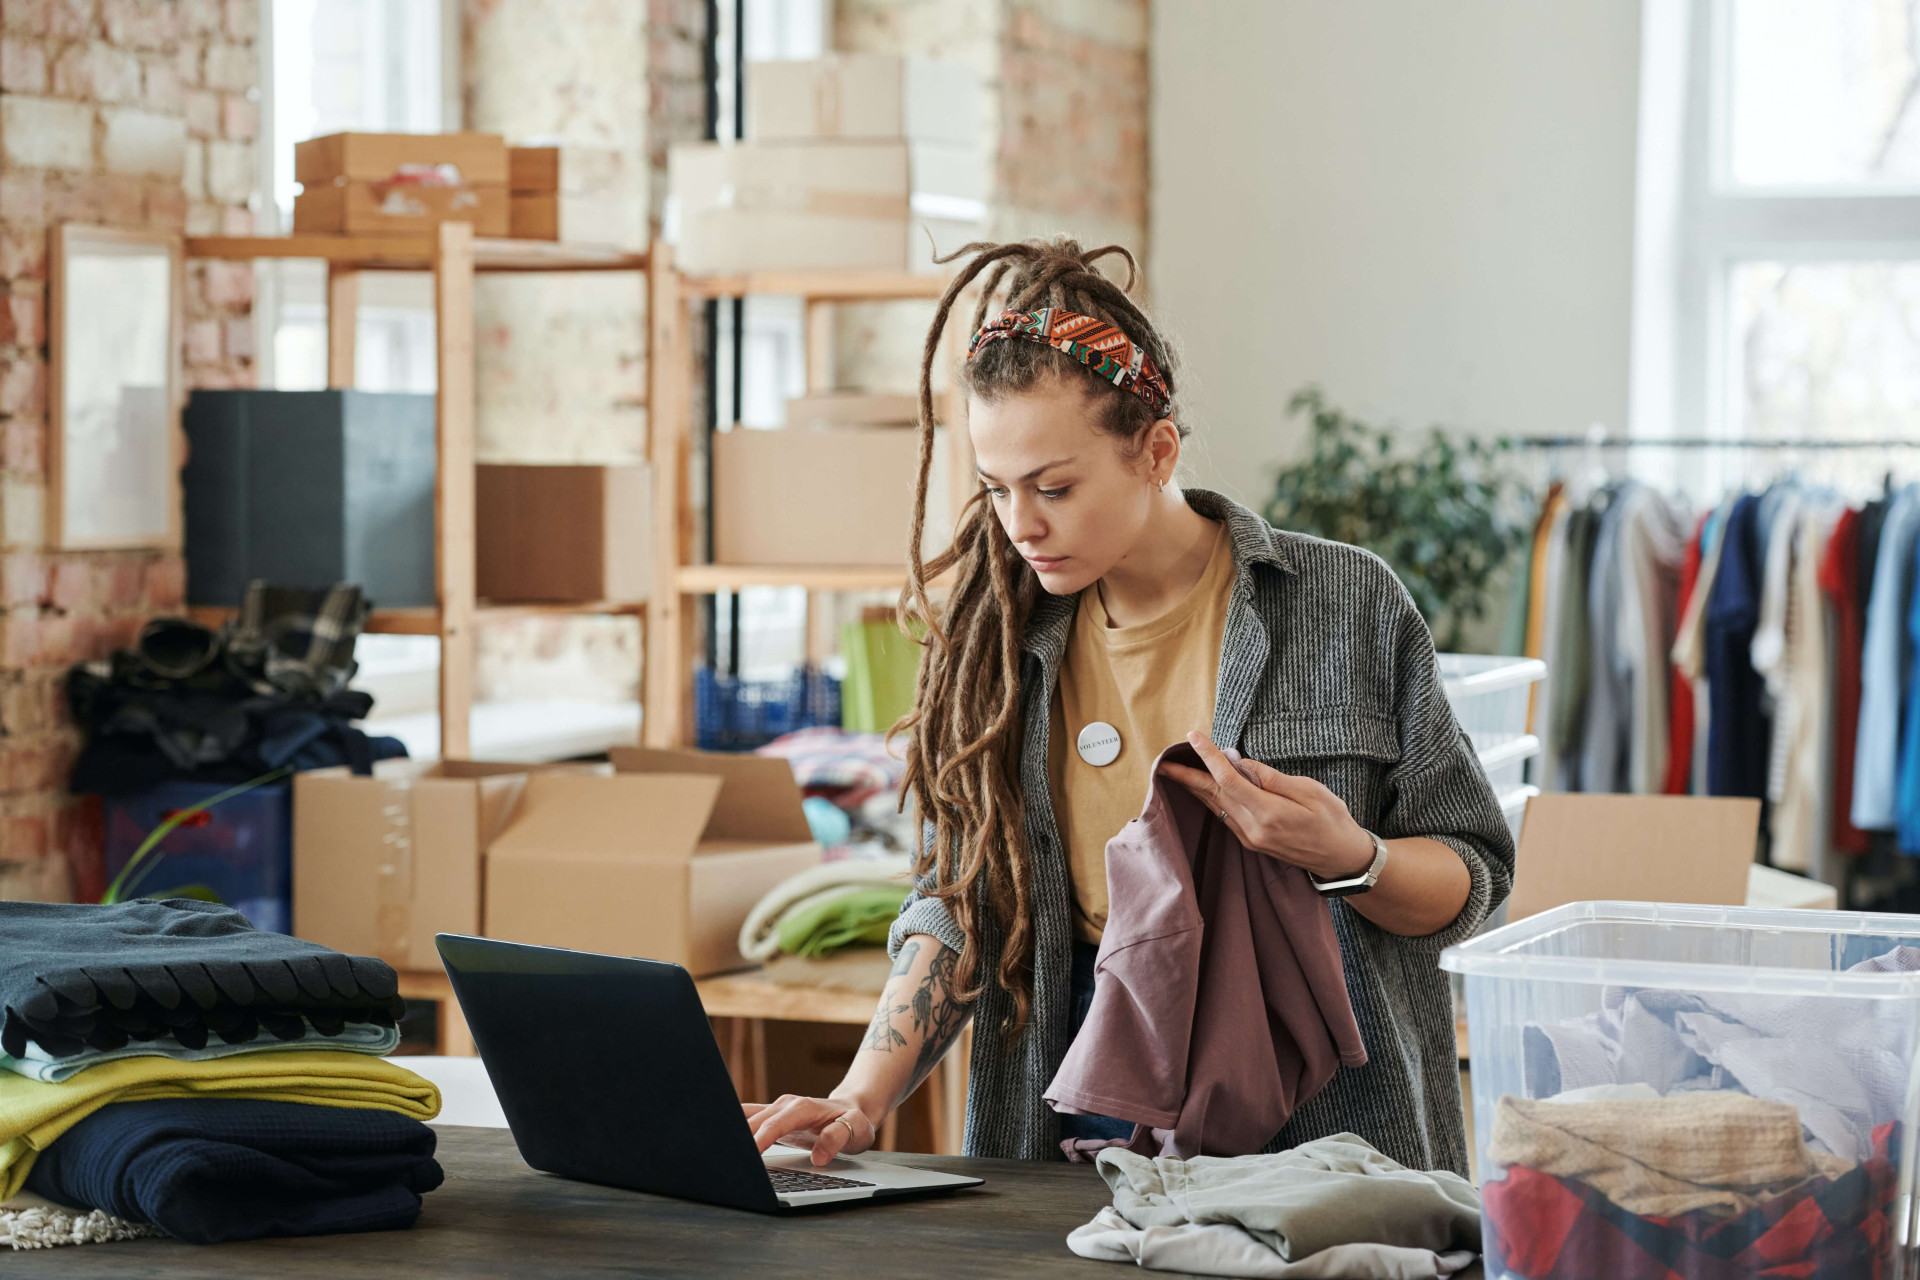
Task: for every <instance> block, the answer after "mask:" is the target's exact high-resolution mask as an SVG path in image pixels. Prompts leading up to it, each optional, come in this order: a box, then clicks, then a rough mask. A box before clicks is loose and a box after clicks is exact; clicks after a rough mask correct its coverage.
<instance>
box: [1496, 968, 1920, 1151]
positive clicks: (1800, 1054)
mask: <svg viewBox="0 0 1920 1280" xmlns="http://www.w3.org/2000/svg"><path fill="white" fill-rule="evenodd" d="M1916 968H1920V949H1915V948H1912V947H1899V948H1895V949H1894V950H1892V951H1889V952H1887V953H1886V954H1884V955H1881V956H1876V957H1874V958H1872V959H1869V960H1865V961H1862V962H1861V963H1859V964H1857V965H1854V966H1853V967H1852V969H1851V970H1849V972H1853V973H1908V972H1913V971H1914V970H1915V969H1916ZM1600 1000H1601V1008H1600V1011H1599V1012H1598V1013H1591V1014H1588V1015H1586V1016H1585V1017H1583V1018H1578V1019H1573V1020H1570V1021H1566V1022H1560V1023H1551V1024H1529V1025H1528V1026H1527V1027H1525V1028H1524V1029H1523V1031H1522V1034H1521V1078H1522V1082H1523V1087H1524V1088H1525V1091H1526V1094H1527V1096H1528V1097H1530V1098H1550V1097H1553V1096H1554V1095H1556V1094H1560V1093H1563V1092H1565V1091H1567V1090H1571V1089H1586V1088H1591V1087H1593V1086H1595V1085H1611V1084H1646V1085H1650V1086H1651V1087H1652V1088H1654V1089H1655V1090H1657V1091H1659V1092H1660V1093H1661V1094H1663V1095H1667V1094H1674V1093H1685V1092H1691V1091H1695V1090H1700V1089H1737V1090H1740V1091H1741V1092H1744V1093H1749V1094H1752V1095H1753V1096H1754V1097H1756V1098H1765V1099H1768V1100H1770V1101H1774V1102H1785V1103H1788V1104H1790V1105H1792V1106H1794V1107H1797V1108H1798V1109H1799V1111H1800V1120H1801V1123H1802V1124H1803V1125H1804V1126H1805V1127H1806V1129H1807V1132H1808V1134H1809V1135H1810V1136H1811V1138H1812V1140H1813V1142H1814V1143H1815V1145H1817V1146H1819V1147H1821V1148H1823V1149H1824V1150H1826V1151H1829V1152H1831V1153H1833V1154H1834V1155H1837V1156H1842V1157H1844V1158H1846V1159H1849V1160H1865V1159H1867V1158H1868V1157H1869V1156H1871V1155H1872V1153H1873V1130H1874V1128H1875V1127H1876V1126H1878V1125H1881V1124H1884V1123H1886V1122H1887V1121H1889V1120H1897V1119H1900V1118H1901V1116H1902V1115H1903V1114H1904V1108H1905V1104H1906V1093H1907V1084H1906V1080H1907V1068H1906V1063H1905V1049H1906V1044H1907V1039H1908V1032H1909V1029H1910V1020H1909V1019H1908V1017H1907V1016H1906V1014H1905V1012H1904V1010H1902V1009H1901V1008H1899V1007H1898V1002H1895V1001H1890V1000H1885V999H1866V998H1862V999H1849V998H1840V997H1832V996H1806V997H1792V998H1785V999H1782V998H1779V997H1767V996H1742V995H1734V994H1727V993H1721V992H1703V993H1697V994H1696V993H1689V992H1680V991H1666V990H1659V989H1652V988H1649V989H1631V988H1626V987H1607V988H1605V989H1604V990H1603V991H1602V992H1601V997H1600Z"/></svg>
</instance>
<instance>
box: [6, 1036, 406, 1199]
mask: <svg viewBox="0 0 1920 1280" xmlns="http://www.w3.org/2000/svg"><path fill="white" fill-rule="evenodd" d="M193 1097H203V1098H204V1097H219V1098H249V1099H257V1100H260V1101H266V1102H310V1103H317V1104H319V1105H321V1106H328V1107H350V1108H351V1107H366V1108H372V1109H375V1110H382V1111H394V1112H398V1113H399V1114H400V1115H403V1116H409V1117H411V1118H413V1119H415V1120H431V1119H433V1117H434V1116H436V1115H438V1114H439V1113H440V1091H439V1090H438V1089H436V1088H434V1087H433V1085H432V1084H431V1083H429V1082H428V1081H426V1080H423V1079H421V1078H420V1077H419V1076H417V1075H415V1074H414V1073H413V1072H411V1071H408V1070H406V1069H405V1068H404V1067H399V1066H396V1065H394V1064H393V1063H392V1062H389V1061H388V1060H387V1059H385V1058H374V1057H369V1056H368V1055H366V1054H364V1053H323V1052H317V1051H310V1052H305V1053H248V1054H240V1055H238V1056H236V1057H232V1058H215V1059H212V1060H210V1061H207V1062H175V1061H173V1060H171V1059H169V1058H125V1059H122V1060H121V1061H119V1062H107V1063H102V1064H101V1065H100V1066H97V1067H91V1068H89V1069H87V1070H85V1071H82V1072H81V1073H80V1074H79V1075H77V1076H75V1077H74V1078H73V1079H71V1080H65V1081H62V1082H60V1083H58V1084H43V1083H41V1082H40V1081H37V1080H28V1079H26V1078H25V1077H24V1076H17V1075H12V1074H9V1073H7V1072H0V1199H5V1198H7V1197H9V1196H12V1195H14V1194H15V1193H17V1192H18V1191H19V1190H20V1187H21V1185H22V1184H23V1183H24V1182H25V1181H26V1178H27V1172H28V1170H29V1169H31V1168H32V1166H33V1162H34V1159H35V1158H36V1157H37V1156H38V1155H39V1154H40V1153H42V1152H44V1151H46V1150H47V1149H48V1148H49V1147H51V1146H52V1145H53V1142H54V1140H55V1139H56V1138H58V1137H60V1135H62V1134H64V1133H65V1132H66V1131H67V1130H69V1129H71V1128H72V1127H73V1126H74V1125H76V1124H78V1123H79V1122H80V1121H82V1120H84V1119H86V1118H87V1117H88V1116H90V1115H92V1114H93V1113H94V1112H96V1111H98V1110H99V1109H100V1108H102V1107H104V1106H108V1105H110V1104H112V1103H116V1102H144V1101H146V1100H148V1099H152V1098H193Z"/></svg>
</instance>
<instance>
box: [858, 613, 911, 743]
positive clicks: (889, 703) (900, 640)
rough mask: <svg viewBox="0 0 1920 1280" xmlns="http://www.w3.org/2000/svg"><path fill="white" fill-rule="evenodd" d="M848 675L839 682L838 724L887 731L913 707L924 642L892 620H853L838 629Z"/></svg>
mask: <svg viewBox="0 0 1920 1280" xmlns="http://www.w3.org/2000/svg"><path fill="white" fill-rule="evenodd" d="M840 654H841V656H842V657H844V658H845V659H846V660H847V677H846V680H845V681H844V682H842V684H841V686H840V727H841V728H842V729H846V730H848V731H849V732H852V733H885V732H886V731H887V730H889V729H891V728H893V726H894V722H895V721H897V720H899V719H900V717H901V716H904V715H905V714H907V712H909V711H911V710H912V709H913V682H914V677H915V675H916V674H917V673H918V671H919V669H920V646H919V645H917V644H915V643H914V642H913V641H911V640H909V639H908V638H907V637H906V636H904V635H902V634H900V628H899V627H897V626H895V625H894V624H893V623H891V622H850V623H848V624H847V625H846V626H844V627H842V628H840Z"/></svg>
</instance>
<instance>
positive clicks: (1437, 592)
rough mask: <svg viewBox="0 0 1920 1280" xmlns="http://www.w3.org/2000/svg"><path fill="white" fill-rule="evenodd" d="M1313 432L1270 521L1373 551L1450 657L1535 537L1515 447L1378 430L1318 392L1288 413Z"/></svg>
mask: <svg viewBox="0 0 1920 1280" xmlns="http://www.w3.org/2000/svg"><path fill="white" fill-rule="evenodd" d="M1287 413H1288V416H1290V417H1299V416H1305V417H1306V419H1307V424H1308V432H1307V440H1306V451H1305V454H1304V456H1302V457H1299V458H1297V459H1295V460H1294V461H1291V462H1288V463H1286V464H1285V465H1283V466H1282V467H1281V468H1280V471H1279V473H1278V474H1277V475H1276V476H1275V478H1274V487H1273V497H1272V499H1271V500H1270V501H1269V502H1268V503H1267V507H1266V511H1265V515H1266V517H1267V520H1268V521H1269V522H1271V523H1272V524H1273V525H1275V526H1276V527H1278V528H1282V529H1291V530H1295V531H1297V532H1300V533H1310V534H1314V535H1316V536H1318V537H1322V538H1331V539H1333V540H1334V541H1337V542H1349V543H1352V544H1353V545H1354V546H1357V547H1365V548H1366V549H1367V550H1369V551H1371V552H1373V553H1374V554H1376V555H1378V556H1379V557H1380V558H1381V559H1383V560H1385V561H1386V562H1387V564H1388V565H1390V566H1391V567H1392V568H1393V571H1394V573H1395V574H1397V575H1398V576H1399V578H1400V581H1401V582H1403V583H1405V584H1406V587H1407V590H1408V592H1409V593H1411V594H1412V596H1413V601H1414V604H1415V605H1417V606H1418V607H1419V609H1420V612H1421V614H1422V615H1423V616H1424V617H1425V618H1426V619H1427V624H1428V625H1429V626H1430V627H1432V628H1433V633H1434V637H1435V640H1436V642H1437V643H1438V645H1439V647H1440V648H1441V649H1443V650H1457V649H1459V648H1460V647H1461V646H1462V645H1463V644H1464V643H1465V642H1466V639H1465V638H1466V634H1467V631H1468V628H1469V627H1470V625H1471V624H1472V623H1474V622H1477V621H1479V620H1480V619H1481V618H1483V617H1485V616H1486V615H1487V613H1488V610H1489V607H1490V606H1491V605H1492V603H1493V601H1492V592H1493V588H1494V586H1495V585H1496V583H1497V582H1498V580H1499V579H1500V576H1501V572H1502V569H1503V568H1504V566H1505V565H1506V564H1507V562H1508V560H1509V559H1510V557H1511V556H1512V555H1513V553H1514V551H1515V550H1516V549H1517V548H1518V547H1519V546H1520V544H1521V542H1522V541H1523V540H1524V538H1525V537H1526V535H1527V533H1528V530H1529V525H1528V523H1527V522H1526V519H1525V511H1526V504H1527V502H1528V500H1529V498H1530V496H1531V495H1530V494H1529V493H1528V491H1527V487H1526V486H1525V485H1524V484H1523V483H1521V481H1520V480H1519V479H1518V478H1517V477H1516V476H1515V475H1514V474H1513V473H1512V470H1511V468H1510V466H1509V465H1508V459H1509V456H1510V454H1511V452H1512V449H1513V444H1512V442H1511V441H1510V440H1507V439H1506V438H1504V437H1501V438H1497V439H1483V438H1481V437H1478V436H1472V435H1466V434H1463V433H1454V432H1449V431H1446V430H1444V429H1442V428H1440V427H1433V428H1431V429H1430V430H1429V431H1427V432H1426V433H1424V434H1419V435H1416V434H1414V433H1410V432H1400V431H1395V430H1392V429H1390V428H1386V427H1381V426H1376V425H1373V424H1370V423H1367V422H1362V421H1361V420H1360V419H1358V418H1355V417H1352V416H1351V415H1349V414H1347V413H1345V412H1343V411H1341V410H1340V409H1339V408H1337V407H1335V406H1334V405H1333V404H1331V403H1329V402H1328V400H1327V398H1326V396H1325V395H1324V394H1323V393H1322V392H1321V391H1320V389H1319V388H1318V387H1306V388H1303V389H1301V390H1299V391H1296V392H1295V393H1294V394H1293V397H1292V399H1290V400H1289V401H1288V402H1287Z"/></svg>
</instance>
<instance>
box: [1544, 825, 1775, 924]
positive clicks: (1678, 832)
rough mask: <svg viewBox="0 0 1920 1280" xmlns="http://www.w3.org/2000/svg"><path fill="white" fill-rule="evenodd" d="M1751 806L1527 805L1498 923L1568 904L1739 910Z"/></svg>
mask: <svg viewBox="0 0 1920 1280" xmlns="http://www.w3.org/2000/svg"><path fill="white" fill-rule="evenodd" d="M1759 836H1760V802H1759V801H1758V800H1750V799H1746V798H1743V797H1735V796H1625V795H1561V794H1550V795H1540V796H1535V797H1533V798H1532V799H1531V800H1529V801H1527V816H1526V819H1525V821H1524V822H1523V824H1522V825H1521V828H1520V848H1519V853H1518V856H1517V857H1516V859H1515V866H1516V868H1517V869H1516V871H1515V873H1514V880H1513V893H1512V894H1511V895H1510V896H1509V897H1508V899H1507V918H1508V919H1509V920H1521V919H1525V918H1526V917H1527V916H1530V915H1536V914H1538V913H1539V912H1542V911H1549V910H1551V909H1553V908H1554V907H1558V906H1564V905H1565V904H1567V903H1569V902H1604V901H1608V900H1612V899H1624V900H1627V901H1632V902H1698V903H1707V904H1710V905H1715V906H1739V905H1740V904H1741V903H1743V902H1745V901H1746V898H1747V892H1748V868H1750V867H1751V866H1753V852H1754V846H1755V844H1756V842H1757V841H1758V840H1759Z"/></svg>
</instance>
